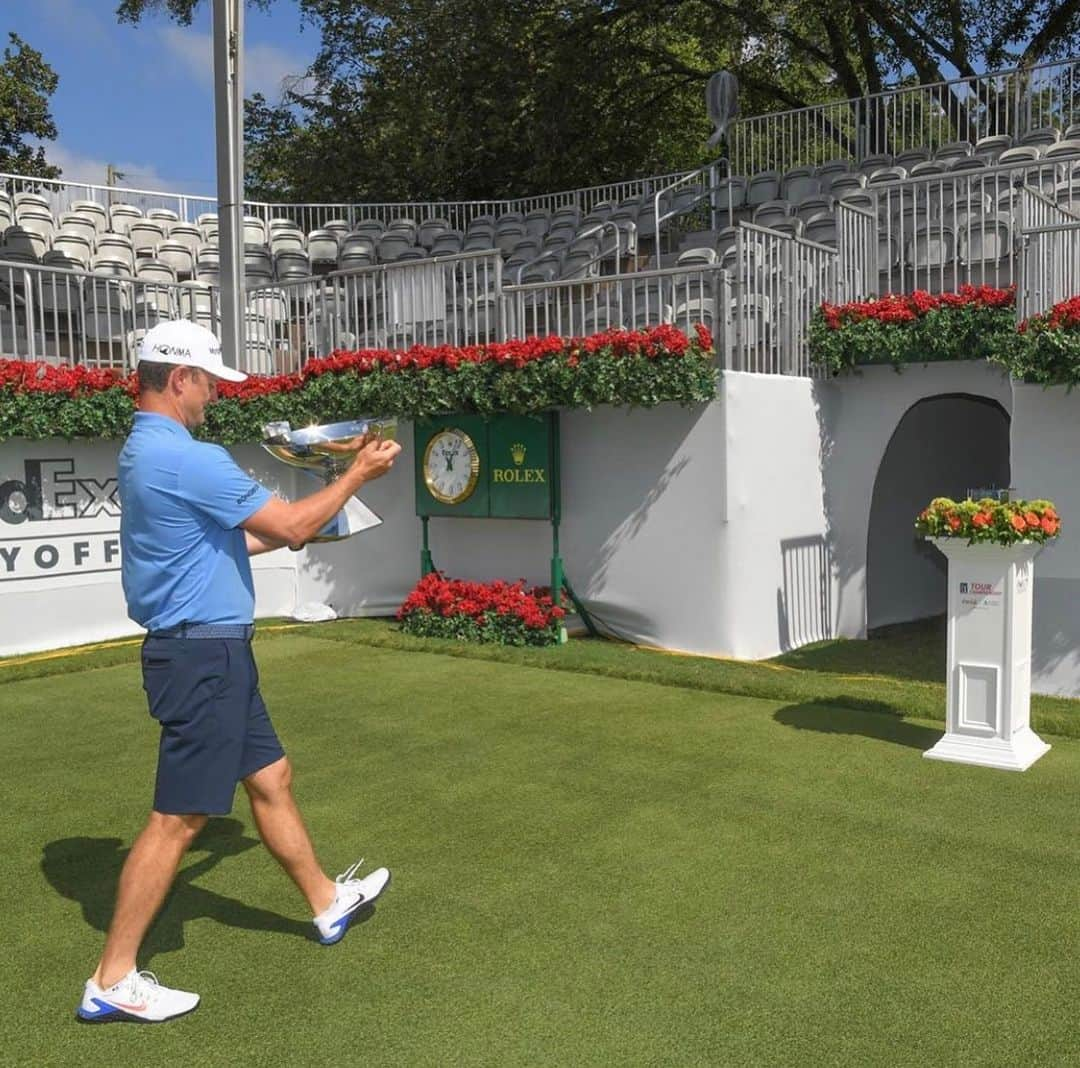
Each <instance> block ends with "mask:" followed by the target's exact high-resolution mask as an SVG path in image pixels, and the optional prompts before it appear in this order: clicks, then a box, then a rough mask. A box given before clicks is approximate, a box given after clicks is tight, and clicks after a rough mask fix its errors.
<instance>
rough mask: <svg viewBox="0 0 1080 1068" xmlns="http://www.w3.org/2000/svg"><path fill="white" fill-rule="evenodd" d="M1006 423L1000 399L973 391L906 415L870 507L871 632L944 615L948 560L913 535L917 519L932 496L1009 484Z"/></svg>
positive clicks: (928, 402) (924, 403)
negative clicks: (895, 624)
mask: <svg viewBox="0 0 1080 1068" xmlns="http://www.w3.org/2000/svg"><path fill="white" fill-rule="evenodd" d="M1009 421H1010V420H1009V413H1008V412H1006V411H1005V409H1004V408H1003V407H1002V406H1001V405H1000V404H999V403H998V402H997V401H995V400H990V399H989V398H987V397H976V396H972V395H969V394H943V395H941V396H937V397H927V398H926V399H924V400H921V401H919V402H918V403H917V404H914V405H912V407H910V408H909V409H908V410H907V411H906V412H905V413H904V415H903V417H902V418H901V420H900V422H899V423H898V424H897V426H896V430H895V431H894V432H893V435H892V438H891V439H890V440H889V444H888V446H887V447H886V449H885V455H884V456H883V457H882V460H881V465H880V466H879V468H878V473H877V478H876V479H875V481H874V493H873V497H872V499H871V502H870V527H869V533H868V535H867V545H866V625H867V628H868V629H873V628H875V627H881V626H886V625H888V624H890V623H904V622H908V621H910V620H916V619H926V618H929V617H931V616H937V615H942V614H944V612H945V609H946V600H945V598H946V586H945V560H944V558H943V557H942V556H941V554H940V553H939V552H937V551H936V550H935V549H934V548H933V547H932V546H930V545H927V544H926V543H925V542H924V541H922V540H921V539H919V538H917V537H916V535H915V531H914V522H915V516H916V515H917V514H918V512H919V510H920V509H922V508H924V507H925V506H926V505H927V503H928V502H929V501H930V500H931V499H932V498H934V497H953V498H959V497H964V496H966V495H967V492H968V490H969V489H975V488H989V487H991V486H998V487H1006V486H1008V485H1009V475H1010V465H1009Z"/></svg>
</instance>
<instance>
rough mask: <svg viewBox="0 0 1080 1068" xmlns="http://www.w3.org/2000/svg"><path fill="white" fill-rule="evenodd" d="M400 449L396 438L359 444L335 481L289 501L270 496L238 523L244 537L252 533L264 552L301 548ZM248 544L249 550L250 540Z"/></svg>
mask: <svg viewBox="0 0 1080 1068" xmlns="http://www.w3.org/2000/svg"><path fill="white" fill-rule="evenodd" d="M400 452H401V446H400V445H399V444H398V443H397V442H396V441H382V440H380V439H376V440H375V441H369V442H366V443H364V444H362V445H361V444H358V446H357V452H356V459H355V460H353V462H352V464H351V465H350V466H349V467H348V469H347V470H346V471H345V473H344V474H343V475H342V476H341V477H340V478H338V479H337V480H336V481H335V482H331V483H330V484H329V485H328V486H324V487H323V488H322V489H320V490H317V491H316V492H315V493H312V494H311V495H310V496H308V497H303V498H302V499H301V500H299V501H293V502H291V503H290V502H288V501H283V500H282V499H281V498H280V497H271V498H270V500H268V501H267V502H266V504H264V505H263V506H262V507H261V508H260V509H259V510H258V511H256V512H255V513H254V514H253V515H251V516H250V517H249V518H248V519H246V520H245V521H244V522H243V523H241V524H240V525H241V526H242V527H243V529H244V533H245V538H249V537H251V535H254V536H255V538H256V539H258V541H260V542H262V543H263V544H266V545H268V548H264V549H260V550H259V551H260V552H267V551H269V548H278V547H279V546H281V545H288V546H290V547H291V548H295V549H298V548H300V546H302V545H304V544H305V543H306V542H308V541H310V540H311V539H312V538H313V537H315V535H316V534H318V533H319V531H320V530H322V528H323V527H325V526H326V524H327V523H329V522H330V520H331V519H333V518H334V516H336V515H337V514H338V512H340V511H341V509H342V508H344V507H345V502H346V501H347V500H348V499H349V498H350V497H351V496H352V495H353V494H354V493H356V491H357V490H358V489H360V487H361V486H362V485H363V484H364V483H365V482H371V481H373V480H374V479H376V478H379V477H381V476H382V475H385V474H386V472H387V471H389V470H390V468H391V467H392V466H393V464H394V460H395V458H396V457H397V455H398V453H400ZM248 546H249V548H248V552H249V553H250V552H251V548H250V546H251V542H250V541H249V542H248Z"/></svg>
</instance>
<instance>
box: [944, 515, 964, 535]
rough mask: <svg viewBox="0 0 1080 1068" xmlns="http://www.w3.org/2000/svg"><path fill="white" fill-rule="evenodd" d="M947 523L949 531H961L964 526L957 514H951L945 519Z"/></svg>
mask: <svg viewBox="0 0 1080 1068" xmlns="http://www.w3.org/2000/svg"><path fill="white" fill-rule="evenodd" d="M945 522H946V523H948V524H949V529H950V530H954V531H955V530H959V529H960V527H961V526H962V525H963V524H962V523H961V521H960V517H959V516H958V515H957V514H956V513H955V512H950V513H949V514H948V515H947V516H946V517H945Z"/></svg>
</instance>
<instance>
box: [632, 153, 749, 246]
mask: <svg viewBox="0 0 1080 1068" xmlns="http://www.w3.org/2000/svg"><path fill="white" fill-rule="evenodd" d="M721 173H723V176H724V177H725V178H727V177H729V176H730V175H729V172H728V161H727V160H726V159H715V160H713V161H712V162H711V163H707V164H706V165H705V166H704V167H700V168H698V170H696V171H690V172H689V173H688V174H684V175H683V176H682V177H680V178H676V179H675V181H673V182H671V183H669V184H668V185H665V186H663V187H662V188H660V189H658V190H657V191H656V192H655V193H654V194H653V199H652V205H653V240H654V242H655V245H656V266H657V267H659V266H660V250H661V235H662V232H663V231H662V226H663V224H664V223H665V222H668V221H669V220H670V219H676V218H679V217H680V216H684V215H686V214H687V213H693V212H694V209H696V208H697V207H698V206H699V205H701V204H707V205H708V209H709V216H708V219H707V220H705V221H706V226H705V227H703V229H710V230H716V229H718V226H717V218H718V214H719V204H718V203H717V197H718V195H719V192H718V191H719V188H720V186H719V182H720V175H721ZM696 189H700V195H698V196H694V197H693V198H692V200H690V201H686V198H685V195H684V194H685V191H687V190H689V191H690V192H691V193H693V191H694V190H696ZM680 191H683V195H681V194H680ZM731 213H732V193H731V183H730V182H728V185H727V217H728V218H729V219H730V218H731V217H732V214H731ZM669 244H670V242H669ZM669 251H670V248H669Z"/></svg>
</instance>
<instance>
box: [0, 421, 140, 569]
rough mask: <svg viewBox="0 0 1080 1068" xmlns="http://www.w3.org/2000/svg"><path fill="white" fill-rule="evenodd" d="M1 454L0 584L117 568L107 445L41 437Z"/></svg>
mask: <svg viewBox="0 0 1080 1068" xmlns="http://www.w3.org/2000/svg"><path fill="white" fill-rule="evenodd" d="M2 455H3V467H2V468H0V588H4V587H6V588H8V589H11V588H12V586H13V585H15V584H18V585H19V586H20V587H21V588H22V589H23V590H27V589H34V588H37V587H38V586H44V587H49V586H54V585H57V584H63V583H70V582H71V581H72V579H77V580H79V582H80V584H82V583H83V582H95V581H98V582H100V581H111V580H112V579H111V578H110V576H113V575H114V574H115V573H116V572H118V571H119V570H120V502H119V500H118V498H117V484H116V449H115V446H114V447H112V448H109V447H106V448H100V447H99V448H94V447H92V446H91V447H87V446H86V445H81V444H80V445H78V446H74V445H73V446H70V447H68V448H67V449H65V447H64V444H63V443H62V442H60V443H58V442H55V441H49V442H42V443H41V444H40V445H39V446H38V447H37V448H35V447H34V445H33V443H27V445H26V447H25V449H20V450H9V449H5V450H4V452H3V454H2Z"/></svg>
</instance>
